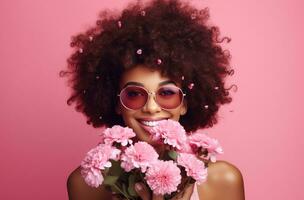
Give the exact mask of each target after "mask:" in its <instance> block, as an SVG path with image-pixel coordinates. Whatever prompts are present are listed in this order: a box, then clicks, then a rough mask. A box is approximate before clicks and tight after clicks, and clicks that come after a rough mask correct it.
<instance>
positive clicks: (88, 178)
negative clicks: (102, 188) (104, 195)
mask: <svg viewBox="0 0 304 200" xmlns="http://www.w3.org/2000/svg"><path fill="white" fill-rule="evenodd" d="M80 172H81V176H82V177H83V178H84V181H85V182H86V183H87V184H88V185H89V186H91V187H96V188H98V186H99V185H101V184H102V182H103V180H104V179H103V176H102V174H101V171H100V170H99V169H94V168H88V169H82V170H81V171H80Z"/></svg>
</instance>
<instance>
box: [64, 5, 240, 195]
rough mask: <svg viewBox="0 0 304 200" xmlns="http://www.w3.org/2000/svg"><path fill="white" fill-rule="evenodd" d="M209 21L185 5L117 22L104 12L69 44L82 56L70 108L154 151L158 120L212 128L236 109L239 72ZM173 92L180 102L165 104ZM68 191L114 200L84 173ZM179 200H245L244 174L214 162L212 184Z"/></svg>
mask: <svg viewBox="0 0 304 200" xmlns="http://www.w3.org/2000/svg"><path fill="white" fill-rule="evenodd" d="M208 17H209V15H208V10H207V9H204V10H200V11H199V10H197V9H195V8H193V7H191V6H190V5H188V4H185V3H182V2H180V1H179V0H152V1H151V2H150V3H146V4H142V3H141V2H137V3H136V4H134V5H130V6H129V7H128V8H126V9H124V10H123V11H122V13H121V14H120V15H118V16H115V15H108V14H106V13H103V14H102V15H101V16H100V19H99V20H98V21H97V23H96V26H95V27H93V28H91V29H89V30H88V31H86V33H83V34H79V35H77V36H76V37H74V39H73V41H72V43H71V46H73V47H74V48H75V49H76V51H75V52H74V53H73V54H72V55H71V56H70V58H69V59H68V64H69V65H68V67H69V69H68V71H66V72H65V73H63V74H62V75H63V76H64V75H67V76H69V77H70V79H69V81H70V84H71V86H72V88H73V94H72V95H71V97H70V98H69V100H68V104H71V103H73V102H74V103H76V109H77V110H78V111H80V112H83V113H84V114H85V115H86V116H87V118H88V121H87V123H88V124H92V125H93V126H94V127H96V128H97V127H101V126H107V127H111V126H113V125H122V126H128V127H130V128H132V129H133V131H134V132H135V133H136V140H141V141H146V142H148V143H150V144H152V145H154V146H155V148H156V149H157V148H158V146H156V144H153V141H152V140H151V139H150V137H149V131H148V130H149V128H150V127H153V126H155V125H157V121H159V120H162V119H172V120H176V121H179V122H180V123H181V125H183V126H184V128H185V130H186V131H187V132H192V131H195V130H197V129H199V128H207V127H211V126H213V125H214V124H215V123H217V115H216V114H217V111H218V109H219V106H220V105H221V104H225V103H229V102H231V97H230V96H229V89H226V88H225V87H224V79H225V77H226V76H227V75H231V74H232V73H231V72H233V70H231V69H229V60H230V56H229V54H227V52H228V51H224V50H222V48H221V46H220V45H219V44H220V43H221V42H222V41H223V40H221V41H219V30H218V28H217V27H214V26H208V25H207V24H206V21H207V19H208ZM227 39H228V38H227ZM228 40H229V39H228ZM169 93H170V94H171V93H174V94H175V96H174V98H171V97H170V98H167V96H166V95H167V94H169ZM126 94H127V95H126ZM128 95H135V96H136V98H135V99H134V98H132V99H128V98H127V97H128ZM126 96H127V97H126ZM67 186H68V193H69V199H70V200H81V199H90V200H94V199H96V200H97V199H98V200H101V199H114V196H112V194H111V193H110V192H108V191H107V190H106V189H105V187H104V186H103V185H102V186H100V187H99V188H96V189H95V188H92V187H90V186H88V185H87V184H86V183H85V182H84V180H83V178H82V177H81V174H80V168H77V169H76V170H74V171H73V172H72V173H71V174H70V176H69V178H68V183H67ZM135 189H136V191H137V193H138V194H139V196H140V197H141V199H144V200H150V199H153V200H156V199H163V196H160V195H158V196H157V195H153V194H150V191H149V190H148V188H146V187H145V185H144V184H142V183H137V184H136V185H135ZM173 199H185V200H187V199H200V200H202V199H204V200H211V199H212V200H230V199H231V200H232V199H233V200H243V199H244V187H243V179H242V175H241V173H240V171H239V170H238V169H237V168H236V167H235V166H234V165H232V164H230V163H228V162H226V161H217V162H215V163H209V164H208V179H207V181H206V182H205V183H203V184H201V185H198V184H190V185H187V186H186V187H184V189H183V191H181V192H180V193H179V194H178V195H176V196H175V197H173Z"/></svg>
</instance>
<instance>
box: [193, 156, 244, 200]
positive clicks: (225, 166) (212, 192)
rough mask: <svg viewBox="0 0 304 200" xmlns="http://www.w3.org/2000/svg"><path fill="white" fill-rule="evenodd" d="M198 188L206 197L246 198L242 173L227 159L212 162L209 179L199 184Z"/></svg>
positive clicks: (226, 199) (240, 199) (236, 199)
mask: <svg viewBox="0 0 304 200" xmlns="http://www.w3.org/2000/svg"><path fill="white" fill-rule="evenodd" d="M198 190H199V192H200V195H201V196H204V197H205V198H204V199H221V200H224V199H225V200H230V199H234V200H243V199H245V197H244V182H243V176H242V173H241V171H240V170H239V169H238V168H237V167H236V166H234V165H233V164H231V163H229V162H227V161H217V162H215V163H210V164H209V166H208V177H207V181H206V182H205V183H203V184H201V185H198ZM206 197H210V198H206Z"/></svg>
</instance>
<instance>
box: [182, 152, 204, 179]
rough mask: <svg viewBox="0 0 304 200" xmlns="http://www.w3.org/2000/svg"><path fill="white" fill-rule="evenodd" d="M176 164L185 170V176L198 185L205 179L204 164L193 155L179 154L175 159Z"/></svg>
mask: <svg viewBox="0 0 304 200" xmlns="http://www.w3.org/2000/svg"><path fill="white" fill-rule="evenodd" d="M177 164H178V165H181V166H183V167H184V168H185V170H186V172H187V176H191V177H192V178H193V179H194V180H196V181H197V182H198V183H199V184H200V183H203V182H204V181H206V179H207V168H205V164H204V162H202V161H201V160H199V159H197V157H196V156H195V155H193V154H188V153H180V154H179V155H178V157H177Z"/></svg>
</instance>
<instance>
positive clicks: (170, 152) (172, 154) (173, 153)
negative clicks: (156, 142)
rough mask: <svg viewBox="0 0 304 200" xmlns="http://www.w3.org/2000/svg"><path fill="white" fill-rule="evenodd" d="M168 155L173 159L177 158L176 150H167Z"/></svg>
mask: <svg viewBox="0 0 304 200" xmlns="http://www.w3.org/2000/svg"><path fill="white" fill-rule="evenodd" d="M168 155H169V156H170V158H172V159H173V160H176V159H177V153H176V151H169V152H168Z"/></svg>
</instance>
